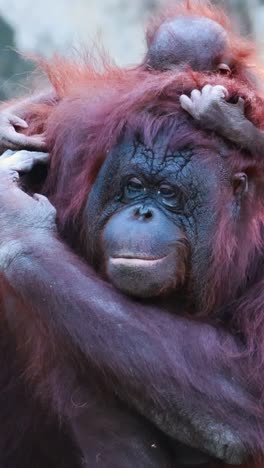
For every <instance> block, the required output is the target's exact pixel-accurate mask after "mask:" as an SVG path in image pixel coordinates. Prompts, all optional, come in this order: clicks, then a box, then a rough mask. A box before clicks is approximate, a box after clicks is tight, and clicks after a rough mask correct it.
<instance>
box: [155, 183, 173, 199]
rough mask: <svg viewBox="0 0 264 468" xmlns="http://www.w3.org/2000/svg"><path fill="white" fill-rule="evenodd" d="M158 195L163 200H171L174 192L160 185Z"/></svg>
mask: <svg viewBox="0 0 264 468" xmlns="http://www.w3.org/2000/svg"><path fill="white" fill-rule="evenodd" d="M158 194H159V195H161V196H162V197H163V198H173V197H175V191H174V190H173V188H172V187H170V186H169V185H165V184H164V185H161V186H160V187H159V190H158Z"/></svg>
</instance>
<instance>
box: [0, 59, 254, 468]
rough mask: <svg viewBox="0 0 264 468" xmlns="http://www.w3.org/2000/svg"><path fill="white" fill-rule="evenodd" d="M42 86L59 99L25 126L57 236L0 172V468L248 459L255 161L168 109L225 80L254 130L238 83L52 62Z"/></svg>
mask: <svg viewBox="0 0 264 468" xmlns="http://www.w3.org/2000/svg"><path fill="white" fill-rule="evenodd" d="M76 72H77V73H76ZM50 76H51V78H52V82H53V84H54V87H55V89H56V93H57V94H58V95H59V96H61V102H60V103H59V104H58V102H57V101H56V104H57V106H55V107H54V106H52V105H50V106H46V105H45V104H44V105H39V106H34V109H33V108H32V109H30V108H29V109H28V116H29V133H33V134H34V133H35V131H39V129H41V128H43V127H45V128H46V129H47V145H48V148H49V149H50V152H51V166H50V169H49V173H48V178H47V181H46V185H45V187H44V188H43V193H45V194H47V195H48V196H49V197H50V199H51V201H52V202H53V203H54V205H55V206H56V208H57V215H58V229H59V233H60V238H63V239H64V242H63V241H62V240H60V238H58V236H57V234H56V231H55V226H54V210H52V208H51V207H50V205H49V204H48V202H46V201H45V199H42V198H39V197H38V200H39V202H38V203H37V202H36V200H35V199H32V198H31V197H29V196H28V195H26V194H23V192H21V190H19V189H18V188H17V187H15V186H14V185H13V184H12V181H11V182H10V180H9V178H8V177H7V176H6V171H7V172H8V174H9V172H10V170H11V175H12V171H14V170H15V171H16V169H17V170H22V171H23V170H25V169H26V167H25V166H23V164H22V166H21V161H20V159H19V156H15V158H18V159H16V161H15V166H14V165H11V166H8V164H9V163H8V161H11V163H12V164H13V163H14V160H5V163H6V164H7V166H5V168H3V174H2V176H1V190H0V194H1V195H0V196H1V211H0V212H1V223H2V224H1V228H2V229H1V234H0V235H1V236H2V237H1V243H0V245H1V247H0V258H1V270H2V285H1V286H2V287H1V292H2V293H1V299H2V335H3V340H2V346H3V352H2V355H5V358H6V362H7V363H8V367H7V366H6V365H5V366H4V364H5V363H3V372H2V376H1V379H2V382H1V388H2V389H3V391H2V392H1V395H2V398H3V401H2V403H1V401H0V403H1V408H2V407H3V410H2V411H1V414H2V415H3V417H2V420H1V424H2V425H3V430H2V433H3V438H2V441H1V443H2V444H3V446H2V450H1V452H0V453H1V456H2V460H1V463H2V464H3V466H5V467H6V466H7V467H8V466H12V467H13V466H21V467H23V468H24V467H32V466H39V467H42V466H57V467H58V466H62V467H65V466H67V464H68V465H69V466H79V463H81V458H82V463H83V465H84V466H87V467H94V466H96V465H97V464H99V465H100V464H101V466H103V467H112V466H114V467H119V466H120V467H124V466H126V467H130V466H131V467H135V466H138V467H141V466H142V467H148V466H149V467H155V466H157V467H160V466H164V467H174V466H179V454H181V447H179V445H178V444H177V442H176V441H181V442H183V443H186V444H188V445H190V446H192V447H194V448H198V449H200V450H202V451H203V452H205V453H207V454H209V455H212V456H213V457H217V458H220V459H222V460H224V461H227V462H237V463H238V462H241V461H242V460H246V459H253V460H258V459H261V457H262V454H263V403H262V373H263V370H262V362H263V358H262V356H263V351H262V346H261V340H262V334H263V331H262V330H263V324H262V318H261V307H262V289H263V288H262V261H263V257H262V255H263V252H262V212H263V206H262V202H263V186H262V185H263V178H262V166H261V164H260V162H259V161H256V160H255V159H254V158H252V157H251V158H248V157H246V155H245V156H244V157H243V154H242V153H241V152H237V151H235V150H234V149H233V148H232V147H229V146H228V145H227V144H226V143H224V142H223V141H222V140H221V139H219V138H217V137H215V136H214V135H210V134H206V133H204V132H203V131H202V130H198V129H197V128H196V127H195V126H194V122H193V121H192V120H191V119H190V118H189V117H188V115H187V114H185V113H184V112H183V111H182V110H181V109H180V105H179V96H180V94H181V92H182V91H184V92H185V94H186V95H188V94H189V93H190V92H191V91H192V89H193V88H195V87H198V88H199V89H202V88H203V87H204V85H205V84H208V83H210V84H211V85H219V84H221V85H222V84H223V85H224V86H226V88H227V89H228V91H229V95H230V97H231V99H235V98H236V97H237V96H239V95H240V94H241V95H242V96H243V97H244V98H245V99H246V102H247V104H248V107H249V108H251V109H252V118H254V119H255V122H256V123H257V122H258V119H261V115H262V114H261V112H262V110H261V109H259V107H258V106H256V102H255V100H254V99H253V98H254V97H255V96H254V94H253V92H252V86H251V85H250V83H247V82H246V81H245V80H244V78H243V79H242V77H241V78H240V77H239V76H238V77H236V79H234V80H232V81H230V78H229V77H226V78H222V77H221V79H220V78H219V77H215V76H212V77H208V76H207V75H205V74H204V73H197V74H195V75H194V74H193V72H191V71H182V72H181V73H180V72H179V73H177V74H175V73H173V72H171V71H168V72H164V73H162V74H154V75H150V74H149V72H148V71H147V70H144V69H142V67H141V68H139V69H136V70H130V71H127V72H125V73H124V72H122V71H119V70H117V69H108V71H106V72H105V73H104V74H103V75H101V76H100V75H96V73H95V72H94V70H91V69H89V67H84V68H83V70H78V71H76V65H71V64H68V65H67V63H64V64H62V65H61V67H60V66H59V65H55V66H54V68H52V67H51V68H50ZM56 80H58V81H56ZM68 80H69V81H68ZM71 80H72V81H71ZM58 83H60V86H61V87H58ZM73 83H74V84H73ZM91 89H92V90H93V91H92V92H91V91H90V90H91ZM95 91H96V99H94V93H95ZM54 94H55V93H54ZM51 104H54V102H52V103H51ZM33 111H34V112H33ZM33 159H34V158H33ZM12 161H13V162H12ZM103 161H105V163H104V165H103V166H102V164H103ZM3 162H4V161H3ZM17 162H18V163H19V164H20V167H17V166H16V164H17ZM11 163H10V164H11ZM22 163H23V161H22ZM101 166H102V168H101ZM100 168H101V170H100V172H99V169H100ZM98 172H99V175H98ZM15 178H16V174H15ZM12 180H13V175H12ZM91 187H92V190H91ZM120 226H122V229H121V228H120ZM65 241H66V242H67V243H68V244H69V245H70V246H71V248H72V249H74V251H75V254H78V257H77V256H76V255H74V254H73V253H72V252H71V251H70V250H69V247H67V246H66V244H65ZM80 257H82V258H83V260H85V263H84V262H83V261H82V260H80ZM87 263H88V264H90V266H92V267H93V268H94V269H95V270H97V275H95V274H94V273H92V270H91V269H90V267H89V266H88V265H87ZM98 274H99V275H100V276H101V277H102V279H101V280H100V279H99V276H98ZM103 279H106V280H107V281H108V282H112V283H113V284H114V285H115V287H116V288H118V289H120V290H121V291H122V292H125V293H126V294H129V295H132V296H135V297H136V298H137V297H139V298H143V300H142V299H140V300H139V299H136V298H134V299H132V298H131V299H129V298H126V297H125V296H122V295H121V294H119V293H118V292H117V291H116V290H115V289H114V288H112V287H111V286H110V285H109V284H107V282H106V281H103ZM146 298H147V300H146ZM201 314H203V319H201V318H199V317H200V315H201ZM184 316H186V317H184ZM191 316H192V318H191ZM187 317H188V318H187ZM206 317H208V318H206ZM10 368H11V369H10ZM10 376H12V380H11V384H10V378H11V377H10ZM19 376H21V378H19ZM14 407H15V408H16V411H15V412H14ZM11 409H12V411H11ZM138 413H140V414H141V416H139V415H138ZM47 415H50V420H48V417H47ZM58 416H59V418H58ZM57 418H58V419H59V421H60V422H61V425H59V424H58V419H57ZM144 418H145V419H144ZM40 421H41V424H39V422H40ZM7 422H8V424H7ZM17 422H19V424H18V423H17ZM16 427H23V432H22V431H21V430H19V434H18V433H17V432H18V431H17V432H16ZM32 428H34V430H33V429H32ZM19 435H20V438H19V437H18V436H19ZM32 436H34V437H33V438H32ZM66 437H67V440H69V441H70V443H68V444H65V438H66ZM52 449H53V450H52ZM198 456H199V454H198ZM196 461H197V462H199V459H198V458H197V460H196ZM194 462H195V460H194Z"/></svg>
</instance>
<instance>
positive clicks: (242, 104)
mask: <svg viewBox="0 0 264 468" xmlns="http://www.w3.org/2000/svg"><path fill="white" fill-rule="evenodd" d="M237 106H238V107H239V109H240V110H241V111H242V112H243V114H244V113H245V99H243V98H242V97H240V98H238V101H237Z"/></svg>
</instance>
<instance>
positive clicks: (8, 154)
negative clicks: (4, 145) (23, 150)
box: [0, 149, 14, 163]
mask: <svg viewBox="0 0 264 468" xmlns="http://www.w3.org/2000/svg"><path fill="white" fill-rule="evenodd" d="M13 154H14V151H13V150H10V149H8V150H6V151H5V152H4V153H3V154H1V156H0V163H1V161H3V160H4V159H6V158H10V156H12V155H13Z"/></svg>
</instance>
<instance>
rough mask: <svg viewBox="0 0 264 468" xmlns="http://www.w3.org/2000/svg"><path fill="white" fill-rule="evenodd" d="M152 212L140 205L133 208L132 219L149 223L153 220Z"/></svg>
mask: <svg viewBox="0 0 264 468" xmlns="http://www.w3.org/2000/svg"><path fill="white" fill-rule="evenodd" d="M153 216H154V213H153V210H152V209H151V208H149V207H147V206H144V205H140V206H136V207H135V208H134V212H133V217H134V219H138V220H142V221H149V220H151V219H152V218H153Z"/></svg>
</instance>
